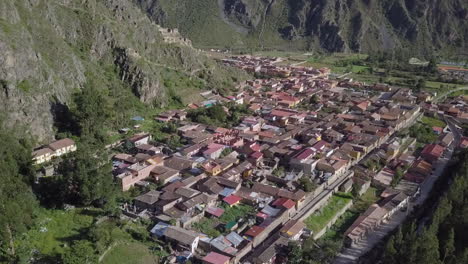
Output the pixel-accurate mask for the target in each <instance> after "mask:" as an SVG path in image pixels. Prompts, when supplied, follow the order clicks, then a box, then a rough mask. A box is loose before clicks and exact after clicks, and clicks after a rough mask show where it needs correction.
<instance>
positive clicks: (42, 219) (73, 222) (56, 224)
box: [20, 209, 101, 256]
mask: <svg viewBox="0 0 468 264" xmlns="http://www.w3.org/2000/svg"><path fill="white" fill-rule="evenodd" d="M100 213H101V212H100V211H98V210H96V209H91V210H87V209H76V210H70V211H64V210H46V209H43V210H41V211H40V214H39V216H38V221H36V222H37V223H38V224H37V226H35V227H34V228H32V229H31V230H29V231H28V232H27V233H26V234H25V236H24V240H23V241H21V242H20V244H21V246H24V247H26V248H30V249H35V250H37V251H38V252H40V253H41V254H43V255H49V256H54V255H57V254H62V253H63V252H64V250H65V248H66V247H68V246H69V245H70V244H71V243H73V241H75V240H79V239H82V238H83V237H84V236H85V234H86V232H87V231H88V229H89V228H90V227H91V226H92V225H93V222H94V219H95V217H96V216H97V215H99V214H100Z"/></svg>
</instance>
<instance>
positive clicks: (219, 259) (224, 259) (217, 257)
mask: <svg viewBox="0 0 468 264" xmlns="http://www.w3.org/2000/svg"><path fill="white" fill-rule="evenodd" d="M230 260H231V258H230V257H228V256H225V255H223V254H219V253H216V252H210V253H209V254H208V255H206V256H205V257H204V258H203V259H202V262H203V263H204V264H229V261H230Z"/></svg>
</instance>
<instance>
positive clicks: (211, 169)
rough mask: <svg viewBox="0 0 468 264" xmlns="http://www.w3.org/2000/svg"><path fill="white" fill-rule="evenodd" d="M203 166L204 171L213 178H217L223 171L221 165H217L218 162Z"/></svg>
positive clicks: (206, 163) (209, 162) (208, 162)
mask: <svg viewBox="0 0 468 264" xmlns="http://www.w3.org/2000/svg"><path fill="white" fill-rule="evenodd" d="M201 166H202V168H203V170H204V171H205V172H206V173H207V174H208V175H212V176H216V175H218V174H220V173H221V171H222V170H221V165H219V164H218V163H216V162H214V161H212V160H208V161H206V162H205V163H203V164H202V165H201Z"/></svg>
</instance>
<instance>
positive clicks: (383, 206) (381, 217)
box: [344, 191, 409, 247]
mask: <svg viewBox="0 0 468 264" xmlns="http://www.w3.org/2000/svg"><path fill="white" fill-rule="evenodd" d="M408 201H409V197H408V196H407V195H406V194H404V193H403V192H399V191H396V192H393V194H391V195H389V196H388V197H386V198H384V200H383V201H382V202H380V203H379V204H373V205H371V206H370V207H369V208H368V209H367V210H366V212H364V214H362V215H361V216H359V217H358V218H357V219H356V221H354V223H353V224H352V225H351V226H350V227H349V228H348V230H346V232H345V241H344V244H345V245H346V246H348V247H349V246H351V245H352V244H354V243H356V242H359V241H360V240H361V239H363V238H364V237H365V236H366V235H367V233H369V232H372V231H373V230H374V229H375V228H377V227H378V226H379V225H380V224H381V223H382V222H385V221H387V220H388V219H389V218H390V217H392V216H393V214H394V213H395V212H396V211H398V210H400V209H402V208H404V207H406V206H407V204H408Z"/></svg>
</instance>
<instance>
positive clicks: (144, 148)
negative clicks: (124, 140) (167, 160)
mask: <svg viewBox="0 0 468 264" xmlns="http://www.w3.org/2000/svg"><path fill="white" fill-rule="evenodd" d="M136 149H137V151H138V152H139V153H145V154H148V155H156V154H159V153H161V148H158V147H155V146H153V145H150V144H141V145H138V146H137V147H136Z"/></svg>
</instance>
